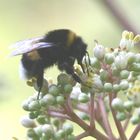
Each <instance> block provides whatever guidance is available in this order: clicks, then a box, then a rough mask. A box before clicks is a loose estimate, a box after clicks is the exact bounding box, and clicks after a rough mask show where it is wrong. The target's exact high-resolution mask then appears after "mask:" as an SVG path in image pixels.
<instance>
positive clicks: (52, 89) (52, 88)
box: [49, 85, 60, 96]
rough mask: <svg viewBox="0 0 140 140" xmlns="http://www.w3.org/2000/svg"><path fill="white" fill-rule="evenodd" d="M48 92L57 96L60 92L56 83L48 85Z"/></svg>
mask: <svg viewBox="0 0 140 140" xmlns="http://www.w3.org/2000/svg"><path fill="white" fill-rule="evenodd" d="M49 93H50V94H52V95H54V96H57V95H58V94H59V93H60V90H59V88H58V87H57V86H56V85H51V86H50V87H49Z"/></svg>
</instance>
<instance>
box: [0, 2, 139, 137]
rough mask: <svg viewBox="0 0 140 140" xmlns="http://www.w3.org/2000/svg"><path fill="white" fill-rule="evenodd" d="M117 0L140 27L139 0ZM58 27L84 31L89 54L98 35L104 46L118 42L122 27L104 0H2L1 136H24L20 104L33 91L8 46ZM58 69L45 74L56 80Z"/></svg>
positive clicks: (18, 58)
mask: <svg viewBox="0 0 140 140" xmlns="http://www.w3.org/2000/svg"><path fill="white" fill-rule="evenodd" d="M117 2H118V3H119V4H120V5H121V7H122V8H123V9H124V11H125V13H126V14H127V16H128V17H129V19H130V20H131V22H132V23H133V25H134V26H135V27H137V28H140V20H139V17H138V13H139V12H140V1H139V0H118V1H117ZM118 8H120V7H118ZM58 28H69V29H72V30H73V31H75V32H76V33H77V34H79V35H81V36H82V37H83V39H84V40H85V41H86V42H87V43H88V44H89V52H90V54H91V53H92V47H93V46H94V40H95V39H96V40H98V41H99V42H100V43H101V44H103V45H105V46H109V47H110V46H112V47H114V46H118V44H119V40H120V38H121V32H122V30H123V28H121V25H119V24H118V22H117V20H116V18H115V17H113V16H112V14H111V13H110V12H109V10H108V9H107V8H106V7H105V5H104V4H103V0H40V1H39V0H0V140H11V139H12V137H14V136H15V137H17V138H19V140H24V139H25V136H26V129H25V128H23V127H22V126H21V124H20V121H19V120H20V117H21V116H22V115H25V114H26V112H24V111H23V110H22V107H21V104H22V101H23V100H24V99H26V98H27V97H28V96H30V95H32V94H33V92H34V90H33V89H31V88H30V87H28V86H27V85H26V83H25V81H22V80H20V79H19V75H18V67H19V66H18V64H19V61H20V56H17V57H13V58H9V57H8V54H9V53H10V51H9V46H10V45H11V44H13V43H15V42H16V41H18V40H23V39H26V38H31V37H36V36H40V35H43V34H45V33H46V32H47V31H49V30H53V29H58ZM56 71H57V70H56V68H52V69H51V70H48V71H47V72H46V76H47V77H48V78H49V77H52V78H53V79H54V80H55V78H56V75H57V72H58V71H57V72H56ZM78 131H79V129H78V128H76V132H78ZM129 131H131V130H129ZM92 139H93V138H91V140H92ZM137 139H140V137H139V138H138V137H137ZM84 140H90V138H85V139H84Z"/></svg>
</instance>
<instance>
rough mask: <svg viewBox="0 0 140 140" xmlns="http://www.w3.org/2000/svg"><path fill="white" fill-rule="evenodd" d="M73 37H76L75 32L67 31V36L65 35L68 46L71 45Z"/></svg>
mask: <svg viewBox="0 0 140 140" xmlns="http://www.w3.org/2000/svg"><path fill="white" fill-rule="evenodd" d="M75 38H76V34H75V33H74V32H72V31H70V32H69V33H68V37H67V46H68V47H69V46H71V45H72V43H73V42H74V40H75Z"/></svg>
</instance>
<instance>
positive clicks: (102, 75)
mask: <svg viewBox="0 0 140 140" xmlns="http://www.w3.org/2000/svg"><path fill="white" fill-rule="evenodd" d="M100 79H101V80H102V81H108V79H109V73H108V72H107V71H106V70H102V71H101V72H100Z"/></svg>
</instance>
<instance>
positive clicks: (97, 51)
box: [93, 43, 105, 60]
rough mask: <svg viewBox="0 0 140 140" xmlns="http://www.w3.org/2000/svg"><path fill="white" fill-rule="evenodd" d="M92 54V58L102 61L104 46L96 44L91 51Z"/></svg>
mask: <svg viewBox="0 0 140 140" xmlns="http://www.w3.org/2000/svg"><path fill="white" fill-rule="evenodd" d="M93 53H94V56H95V57H96V58H97V59H99V60H102V59H103V58H104V55H105V48H104V46H102V45H99V44H98V43H96V46H95V48H94V49H93Z"/></svg>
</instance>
